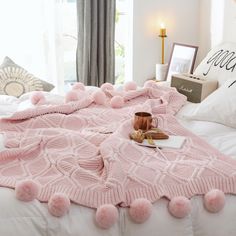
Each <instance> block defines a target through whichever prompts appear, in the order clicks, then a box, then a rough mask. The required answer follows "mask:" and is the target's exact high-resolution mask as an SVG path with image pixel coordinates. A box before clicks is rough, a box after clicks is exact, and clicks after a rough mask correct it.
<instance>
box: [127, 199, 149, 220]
mask: <svg viewBox="0 0 236 236" xmlns="http://www.w3.org/2000/svg"><path fill="white" fill-rule="evenodd" d="M151 214H152V204H151V202H150V201H148V200H147V199H145V198H139V199H136V200H134V201H133V202H132V204H131V205H130V209H129V215H130V217H131V218H132V219H133V221H134V222H136V223H139V224H141V223H143V222H145V221H146V220H147V219H148V218H149V217H150V216H151Z"/></svg>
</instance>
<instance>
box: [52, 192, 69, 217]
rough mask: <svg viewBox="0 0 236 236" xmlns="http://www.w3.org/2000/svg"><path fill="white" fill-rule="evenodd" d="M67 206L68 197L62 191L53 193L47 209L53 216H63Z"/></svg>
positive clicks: (67, 208)
mask: <svg viewBox="0 0 236 236" xmlns="http://www.w3.org/2000/svg"><path fill="white" fill-rule="evenodd" d="M69 208H70V199H69V198H68V197H67V196H66V195H65V194H63V193H55V194H53V195H52V196H51V198H50V199H49V201H48V210H49V212H50V213H51V214H52V215H53V216H56V217H60V216H64V215H65V214H66V213H67V212H68V211H69Z"/></svg>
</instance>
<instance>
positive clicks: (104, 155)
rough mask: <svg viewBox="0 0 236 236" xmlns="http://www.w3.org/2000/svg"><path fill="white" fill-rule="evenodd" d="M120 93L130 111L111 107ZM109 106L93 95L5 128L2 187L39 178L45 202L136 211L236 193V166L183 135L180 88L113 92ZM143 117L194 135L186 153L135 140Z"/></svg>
mask: <svg viewBox="0 0 236 236" xmlns="http://www.w3.org/2000/svg"><path fill="white" fill-rule="evenodd" d="M117 93H119V94H120V95H121V96H123V98H124V100H125V105H124V107H122V108H119V109H113V108H111V106H110V103H109V101H110V99H111V97H112V96H114V95H115V94H117ZM106 95H107V101H106V105H96V104H95V103H94V101H93V98H92V96H91V95H90V94H86V96H84V97H83V99H81V100H80V101H77V102H70V103H67V104H60V105H42V106H38V107H36V108H32V109H28V110H26V111H21V112H18V113H15V114H14V115H13V116H12V117H10V118H8V119H2V120H1V121H0V130H1V133H4V135H5V147H6V149H5V150H3V151H1V152H0V185H1V186H4V187H10V188H14V187H15V186H16V183H17V181H20V180H24V179H33V180H34V181H36V182H37V183H38V184H39V185H40V186H41V188H40V193H39V196H38V200H40V201H46V202H47V201H48V200H49V198H50V196H51V195H52V194H54V193H56V192H61V193H65V194H66V195H67V196H68V197H69V198H70V199H71V201H73V202H75V203H78V204H81V205H85V206H88V207H94V208H97V207H98V206H100V205H102V204H106V203H111V204H114V205H117V204H120V205H122V206H128V205H130V203H131V202H132V201H133V200H134V199H136V198H140V197H144V198H147V199H149V200H150V201H151V202H155V201H156V200H158V199H159V198H161V197H164V196H165V197H167V198H169V199H171V198H173V197H175V196H180V195H184V196H186V197H192V196H194V195H197V194H204V193H206V192H208V191H209V190H211V189H212V188H218V189H220V190H222V191H224V192H225V193H236V184H235V183H236V161H234V160H232V159H231V158H229V157H226V156H224V155H223V154H221V153H220V152H219V151H217V150H216V149H214V148H213V147H211V146H210V145H209V144H207V143H206V142H204V141H203V140H202V139H200V138H199V137H197V136H195V135H193V134H192V133H191V132H189V131H188V130H186V129H185V128H183V127H182V126H181V125H180V124H179V123H178V122H177V120H176V119H175V117H174V116H173V115H174V114H175V113H176V112H177V111H178V110H179V109H180V108H181V106H182V105H183V104H184V103H185V101H186V98H185V97H184V96H182V95H180V94H178V93H177V92H176V90H175V89H171V88H164V87H161V86H156V87H154V88H144V89H141V90H138V91H130V92H115V91H113V92H112V91H111V92H108V91H107V93H106ZM137 111H146V112H150V113H152V114H153V115H154V116H155V117H157V118H158V126H159V127H160V128H161V129H162V130H164V131H165V132H166V133H167V134H171V135H182V136H186V142H185V144H184V145H183V147H182V148H181V149H172V148H163V149H157V150H154V149H152V148H148V147H141V146H138V145H136V144H135V143H134V142H133V141H131V140H130V139H129V133H130V132H131V131H132V130H133V128H132V118H133V116H134V113H135V112H137Z"/></svg>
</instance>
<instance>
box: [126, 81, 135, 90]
mask: <svg viewBox="0 0 236 236" xmlns="http://www.w3.org/2000/svg"><path fill="white" fill-rule="evenodd" d="M124 89H125V91H129V90H136V89H137V84H136V83H135V82H134V81H129V82H127V83H125V85H124Z"/></svg>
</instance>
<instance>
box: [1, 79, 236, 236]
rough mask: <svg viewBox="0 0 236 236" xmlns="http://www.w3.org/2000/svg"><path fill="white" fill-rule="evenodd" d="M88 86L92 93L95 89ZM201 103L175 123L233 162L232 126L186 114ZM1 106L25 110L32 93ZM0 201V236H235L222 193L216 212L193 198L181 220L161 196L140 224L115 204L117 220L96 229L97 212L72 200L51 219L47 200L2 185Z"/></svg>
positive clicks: (235, 203)
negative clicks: (29, 198) (22, 196)
mask: <svg viewBox="0 0 236 236" xmlns="http://www.w3.org/2000/svg"><path fill="white" fill-rule="evenodd" d="M231 84H232V82H231ZM161 86H162V85H161ZM92 90H93V91H94V88H93V89H92ZM45 97H46V98H47V100H48V101H49V100H50V102H51V103H55V104H56V103H57V102H58V101H60V102H61V101H63V99H64V98H63V97H61V96H58V95H53V94H50V93H45ZM201 105H202V104H192V103H186V104H185V105H184V106H183V107H182V108H181V109H180V110H179V111H178V112H177V114H176V118H177V119H178V121H179V123H180V124H181V125H182V126H184V127H185V128H187V129H189V130H190V131H191V132H193V133H194V134H196V135H198V136H200V137H201V138H202V139H203V140H205V141H207V142H208V143H209V144H210V145H212V146H213V147H215V148H217V149H218V150H219V151H220V152H222V153H223V154H225V155H227V156H228V158H230V159H232V160H233V159H235V160H236V132H235V128H233V127H230V126H228V125H223V124H219V123H216V122H209V121H206V120H205V121H204V119H203V120H202V118H201V117H200V116H196V119H194V118H193V119H189V118H188V115H191V114H192V113H194V111H195V110H196V109H197V108H198V107H199V106H201ZM208 105H209V104H208ZM0 106H1V108H0V111H1V117H9V116H11V115H12V114H13V113H14V111H24V110H25V109H26V108H32V107H33V105H32V103H31V101H30V94H26V95H23V96H22V97H21V98H20V99H14V98H12V97H11V98H10V97H8V96H2V97H1V105H0ZM186 114H187V115H186ZM199 117H200V118H199ZM232 122H233V121H232ZM3 141H4V137H3V136H2V135H0V150H4V149H5V147H4V145H3ZM0 199H1V200H0V209H1V211H0V220H1V225H0V235H5V236H11V235H16V234H17V235H19V236H21V235H22V236H23V235H24V236H27V235H30V236H31V235H34V236H37V235H40V236H54V235H58V236H60V235H61V236H66V235H83V236H84V235H89V236H93V235H94V236H95V235H96V236H97V235H112V236H118V235H122V236H133V235H135V236H139V235H140V236H141V235H145V234H148V235H150V236H152V235H153V236H157V235H158V236H169V235H179V236H209V235H215V236H222V235H227V236H231V235H232V236H233V235H235V234H236V224H235V218H236V197H235V196H234V195H231V194H226V204H225V206H224V208H223V209H222V210H221V211H219V212H218V213H216V214H213V213H210V212H208V211H207V210H206V209H205V208H204V205H203V196H194V197H192V198H191V200H190V201H191V207H192V210H191V213H190V214H189V215H188V216H186V217H184V218H182V219H177V218H176V217H173V216H172V215H171V214H170V213H169V212H168V210H167V208H168V204H169V200H168V199H166V198H161V199H159V200H158V201H156V202H154V204H153V209H152V214H151V216H150V218H149V219H148V220H147V221H146V222H144V223H142V224H137V223H135V222H134V221H133V220H132V219H131V217H130V215H129V213H128V208H126V207H119V210H118V220H117V222H116V223H115V224H114V225H113V226H112V227H111V228H109V229H106V230H104V229H101V228H100V227H98V225H97V224H96V222H95V210H94V209H92V208H89V207H85V206H81V205H78V204H72V205H71V207H70V211H69V212H68V213H67V214H65V215H64V216H63V217H54V216H52V215H51V214H50V213H49V211H48V206H47V204H46V203H41V202H39V201H38V200H33V201H30V202H22V201H19V200H17V199H16V197H15V191H14V190H13V189H10V188H4V187H1V188H0Z"/></svg>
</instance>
